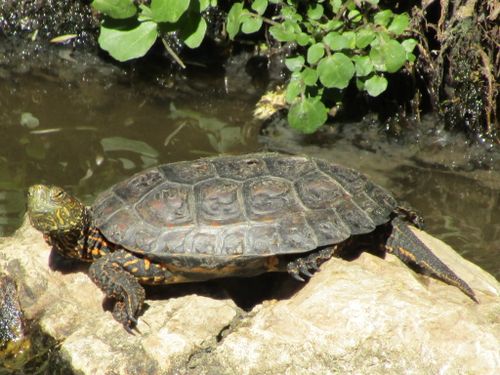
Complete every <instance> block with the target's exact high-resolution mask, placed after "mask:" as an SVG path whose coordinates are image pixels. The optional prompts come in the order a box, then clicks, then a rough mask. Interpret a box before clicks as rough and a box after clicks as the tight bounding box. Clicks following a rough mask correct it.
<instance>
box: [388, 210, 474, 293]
mask: <svg viewBox="0 0 500 375" xmlns="http://www.w3.org/2000/svg"><path fill="white" fill-rule="evenodd" d="M385 249H386V251H387V252H388V253H391V254H394V255H396V256H397V257H398V258H399V259H401V260H402V261H403V262H405V263H414V264H416V265H417V266H418V267H420V268H421V269H422V270H423V271H424V272H428V273H429V274H431V275H433V276H434V277H436V278H438V279H440V280H442V281H444V282H446V283H447V284H450V285H453V286H456V287H457V288H459V289H460V290H461V291H462V292H464V293H465V294H466V295H467V296H469V297H470V298H471V299H472V300H473V301H475V302H478V300H477V298H476V295H475V294H474V291H473V290H472V289H471V287H470V286H469V285H467V283H466V282H465V281H463V280H462V279H461V278H460V277H458V276H457V275H456V274H455V273H454V272H453V271H452V270H451V269H450V268H449V267H448V266H447V265H446V264H444V263H443V262H442V261H441V260H440V259H439V258H438V257H437V256H435V255H434V254H433V253H432V251H431V250H430V249H429V248H428V247H427V246H425V244H424V243H423V242H422V241H420V240H419V239H418V238H417V236H415V234H414V233H413V232H412V231H411V229H410V228H409V227H408V225H407V224H406V223H405V222H403V220H401V219H400V218H398V217H396V218H394V219H393V220H392V232H391V233H390V235H389V238H388V239H387V241H386V245H385Z"/></svg>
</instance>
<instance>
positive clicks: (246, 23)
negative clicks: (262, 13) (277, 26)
mask: <svg viewBox="0 0 500 375" xmlns="http://www.w3.org/2000/svg"><path fill="white" fill-rule="evenodd" d="M261 27H262V18H261V17H253V16H250V15H249V16H248V17H244V18H243V22H242V24H241V31H242V32H243V33H245V34H253V33H255V32H257V31H259V30H260V28H261Z"/></svg>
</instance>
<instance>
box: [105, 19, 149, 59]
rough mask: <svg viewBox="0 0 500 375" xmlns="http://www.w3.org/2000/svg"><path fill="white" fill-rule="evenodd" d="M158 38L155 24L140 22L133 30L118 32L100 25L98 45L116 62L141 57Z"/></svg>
mask: <svg viewBox="0 0 500 375" xmlns="http://www.w3.org/2000/svg"><path fill="white" fill-rule="evenodd" d="M157 36H158V31H157V24H156V23H155V22H151V21H147V22H141V23H139V25H138V26H136V27H135V28H133V29H128V30H119V29H116V28H108V27H107V26H106V23H104V24H102V25H101V33H100V35H99V39H98V42H99V45H100V46H101V48H102V49H103V50H106V51H108V52H109V54H110V55H111V56H113V58H115V59H116V60H118V61H126V60H131V59H135V58H137V57H142V56H144V55H145V54H146V52H148V51H149V49H150V48H151V46H152V45H153V44H154V42H155V40H156V38H157Z"/></svg>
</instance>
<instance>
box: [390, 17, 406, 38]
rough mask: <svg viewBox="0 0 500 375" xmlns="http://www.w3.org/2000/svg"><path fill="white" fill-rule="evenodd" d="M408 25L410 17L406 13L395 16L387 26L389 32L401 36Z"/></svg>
mask: <svg viewBox="0 0 500 375" xmlns="http://www.w3.org/2000/svg"><path fill="white" fill-rule="evenodd" d="M409 24H410V16H409V15H408V13H403V14H396V15H395V16H394V19H393V20H392V22H391V25H390V26H389V29H388V30H389V31H390V32H391V33H394V34H396V35H401V34H402V33H403V32H404V31H405V30H406V29H407V28H408V26H409Z"/></svg>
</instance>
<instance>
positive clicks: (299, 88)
mask: <svg viewBox="0 0 500 375" xmlns="http://www.w3.org/2000/svg"><path fill="white" fill-rule="evenodd" d="M303 92H304V85H303V84H302V82H301V80H300V79H292V80H290V82H289V83H288V85H287V87H286V91H285V100H286V102H287V103H292V102H293V101H294V100H295V98H296V97H297V96H299V95H300V94H302V93H303Z"/></svg>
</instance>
